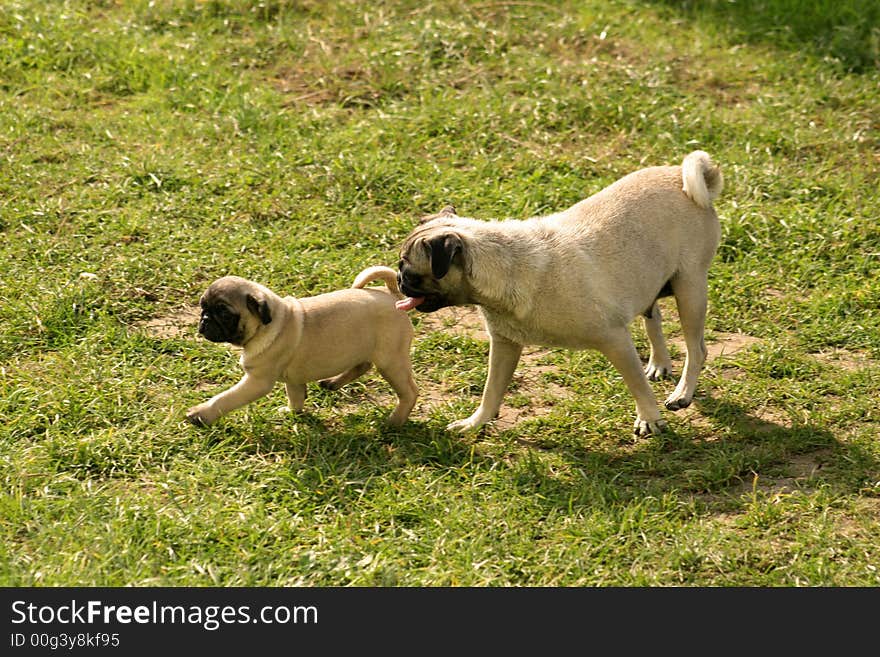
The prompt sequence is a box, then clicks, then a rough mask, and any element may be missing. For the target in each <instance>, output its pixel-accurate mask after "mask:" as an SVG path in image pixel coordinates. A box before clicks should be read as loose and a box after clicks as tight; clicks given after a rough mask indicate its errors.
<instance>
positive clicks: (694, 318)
mask: <svg viewBox="0 0 880 657" xmlns="http://www.w3.org/2000/svg"><path fill="white" fill-rule="evenodd" d="M672 291H673V293H674V294H675V303H676V304H677V305H678V316H679V319H680V320H681V330H682V333H684V343H685V347H686V349H687V356H686V357H685V361H684V369H683V370H682V373H681V378H680V379H679V380H678V385H677V386H676V387H675V390H674V391H673V392H672V394H671V395H669V397H668V398H667V399H666V402H665V404H666V408H668V409H669V410H671V411H677V410H679V409H681V408H687V407H688V406H690V403H691V401H693V398H694V391H695V390H696V389H697V378H698V377H699V376H700V370H702V369H703V363H704V362H705V360H706V343H705V341H704V339H703V331H704V329H705V325H706V307H707V303H708V302H707V282H706V276H705V275H693V276H682V275H679V276H677V277H676V278H675V279H673V281H672Z"/></svg>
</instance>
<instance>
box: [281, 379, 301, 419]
mask: <svg viewBox="0 0 880 657" xmlns="http://www.w3.org/2000/svg"><path fill="white" fill-rule="evenodd" d="M284 389H285V390H286V391H287V408H289V409H290V410H291V411H296V412H297V413H298V412H299V411H301V410H302V409H303V406H304V405H305V403H306V385H305V384H304V383H285V384H284Z"/></svg>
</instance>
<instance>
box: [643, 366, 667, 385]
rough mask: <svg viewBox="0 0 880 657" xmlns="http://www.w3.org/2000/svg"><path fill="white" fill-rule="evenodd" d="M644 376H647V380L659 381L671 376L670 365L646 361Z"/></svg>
mask: <svg viewBox="0 0 880 657" xmlns="http://www.w3.org/2000/svg"><path fill="white" fill-rule="evenodd" d="M645 376H647V377H648V381H659V380H660V379H668V378H669V377H671V376H672V365H671V364H669V365H663V364H659V363H648V365H647V366H646V367H645Z"/></svg>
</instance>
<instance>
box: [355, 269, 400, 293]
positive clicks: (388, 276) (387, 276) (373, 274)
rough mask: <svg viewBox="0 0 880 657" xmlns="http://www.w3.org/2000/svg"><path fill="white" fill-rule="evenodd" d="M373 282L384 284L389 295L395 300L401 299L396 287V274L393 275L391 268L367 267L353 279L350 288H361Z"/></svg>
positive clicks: (398, 289)
mask: <svg viewBox="0 0 880 657" xmlns="http://www.w3.org/2000/svg"><path fill="white" fill-rule="evenodd" d="M375 280H381V281H382V282H384V283H385V286H386V287H387V288H388V291H389V292H391V295H392V296H393V297H394V298H395V299H403V295H402V294H401V293H400V288H399V287H397V273H395V271H394V270H393V269H391V267H383V266H381V265H377V266H375V267H367V268H366V269H364V270H363V271H362V272H361V273H360V274H358V275H357V277H355V279H354V283H352V284H351V286H352V287H356V288H362V287H365V286H366V285H367V284H368V283H372V282H373V281H375Z"/></svg>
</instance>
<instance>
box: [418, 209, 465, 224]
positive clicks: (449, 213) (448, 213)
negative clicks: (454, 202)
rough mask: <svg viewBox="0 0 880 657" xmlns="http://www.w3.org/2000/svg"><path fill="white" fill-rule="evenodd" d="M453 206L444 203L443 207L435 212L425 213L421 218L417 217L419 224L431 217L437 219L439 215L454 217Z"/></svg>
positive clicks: (429, 219)
mask: <svg viewBox="0 0 880 657" xmlns="http://www.w3.org/2000/svg"><path fill="white" fill-rule="evenodd" d="M454 216H456V215H455V208H454V207H453V206H451V205H444V206H443V209H441V210H440V212H438V213H437V214H426V215H424V216H423V217H422V218H421V219H419V225H422V224H424V223H427V222H429V221H431V220H432V219H439V218H440V217H454Z"/></svg>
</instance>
